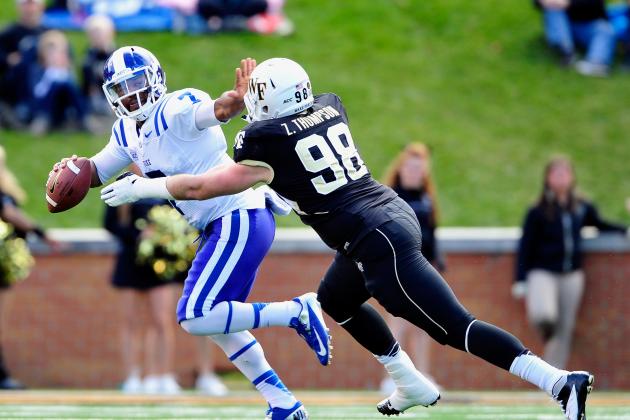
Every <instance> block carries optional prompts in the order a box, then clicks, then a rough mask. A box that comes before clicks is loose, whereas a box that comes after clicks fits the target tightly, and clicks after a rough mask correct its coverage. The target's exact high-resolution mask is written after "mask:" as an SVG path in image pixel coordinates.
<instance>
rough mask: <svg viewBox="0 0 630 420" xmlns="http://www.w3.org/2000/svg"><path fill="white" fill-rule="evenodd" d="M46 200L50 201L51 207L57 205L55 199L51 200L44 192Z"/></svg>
mask: <svg viewBox="0 0 630 420" xmlns="http://www.w3.org/2000/svg"><path fill="white" fill-rule="evenodd" d="M46 201H48V202H49V203H50V205H51V206H53V207H57V202H56V201H55V200H53V199H52V198H50V197H49V196H48V194H46Z"/></svg>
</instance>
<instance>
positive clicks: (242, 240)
mask: <svg viewBox="0 0 630 420" xmlns="http://www.w3.org/2000/svg"><path fill="white" fill-rule="evenodd" d="M238 212H239V217H240V228H239V231H238V238H237V239H236V246H235V247H234V250H233V251H232V255H230V257H229V258H228V260H227V262H226V263H225V267H223V270H222V271H221V274H219V278H218V279H217V281H216V282H215V283H214V285H213V286H212V289H210V292H209V293H208V297H207V298H206V300H205V302H204V303H203V308H202V309H201V312H202V313H203V314H204V315H205V314H207V313H208V312H210V309H211V307H212V304H213V303H214V300H215V299H216V297H217V295H218V294H219V292H220V291H221V289H222V288H223V286H225V283H226V282H227V279H228V277H230V274H232V270H234V267H235V266H236V264H237V263H238V261H239V260H240V258H241V255H242V254H243V250H244V249H245V245H247V239H248V237H249V214H248V213H247V210H243V209H241V210H239V211H238ZM204 271H205V269H204Z"/></svg>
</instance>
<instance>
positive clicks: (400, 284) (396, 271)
mask: <svg viewBox="0 0 630 420" xmlns="http://www.w3.org/2000/svg"><path fill="white" fill-rule="evenodd" d="M376 231H377V232H378V233H380V234H381V235H383V237H384V238H385V240H387V243H388V244H389V246H390V247H391V248H392V252H393V253H394V273H396V280H397V281H398V285H399V286H400V290H402V291H403V293H404V294H405V296H406V297H407V299H409V302H411V303H413V304H414V306H415V307H416V308H418V309H419V310H420V312H422V313H423V314H424V316H426V317H427V318H429V321H431V322H433V323H434V324H435V325H437V326H438V328H439V329H441V330H442V331H444V334H446V335H448V332H446V330H445V329H444V328H443V327H442V326H441V325H440V324H438V323H437V322H435V321H434V320H433V318H431V317H430V316H429V315H427V313H426V312H424V311H423V310H422V308H421V307H420V306H419V305H418V304H417V303H416V302H414V301H413V299H411V298H410V297H409V295H408V294H407V291H406V290H405V288H404V287H403V285H402V283H401V282H400V277H398V267H397V266H396V250H395V249H394V245H392V243H391V242H390V240H389V238H388V237H387V235H385V234H384V233H383V232H381V231H380V230H379V229H376Z"/></svg>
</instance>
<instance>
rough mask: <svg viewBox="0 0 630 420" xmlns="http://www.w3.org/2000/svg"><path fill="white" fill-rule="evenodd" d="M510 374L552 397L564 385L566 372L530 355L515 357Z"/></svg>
mask: <svg viewBox="0 0 630 420" xmlns="http://www.w3.org/2000/svg"><path fill="white" fill-rule="evenodd" d="M510 373H512V374H514V375H516V376H518V377H519V378H521V379H524V380H526V381H528V382H530V383H532V384H534V385H536V386H537V387H538V388H540V389H542V390H543V391H545V392H546V393H547V394H549V395H551V396H552V397H553V396H556V395H558V392H560V389H562V387H563V386H564V384H565V383H566V375H567V374H568V373H569V372H567V371H566V370H561V369H558V368H555V367H553V366H551V365H550V364H549V363H547V362H545V361H544V360H542V359H541V358H540V357H538V356H536V355H533V354H531V353H527V354H521V355H520V356H518V357H516V358H515V359H514V361H513V362H512V365H511V366H510Z"/></svg>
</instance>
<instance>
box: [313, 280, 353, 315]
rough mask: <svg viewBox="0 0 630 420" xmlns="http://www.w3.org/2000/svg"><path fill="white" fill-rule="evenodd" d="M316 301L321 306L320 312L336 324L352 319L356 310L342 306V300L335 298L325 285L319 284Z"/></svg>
mask: <svg viewBox="0 0 630 420" xmlns="http://www.w3.org/2000/svg"><path fill="white" fill-rule="evenodd" d="M317 300H318V301H319V303H320V304H321V305H322V310H323V311H324V312H326V313H327V314H328V315H330V317H331V318H332V319H334V320H335V321H336V322H342V321H344V320H346V319H348V318H350V317H352V315H354V312H355V310H356V308H355V309H352V310H351V309H350V306H348V305H344V302H343V300H342V299H338V298H336V297H335V294H334V293H333V292H332V291H331V290H330V289H329V287H328V286H327V285H326V284H325V283H321V284H320V285H319V289H317Z"/></svg>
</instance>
